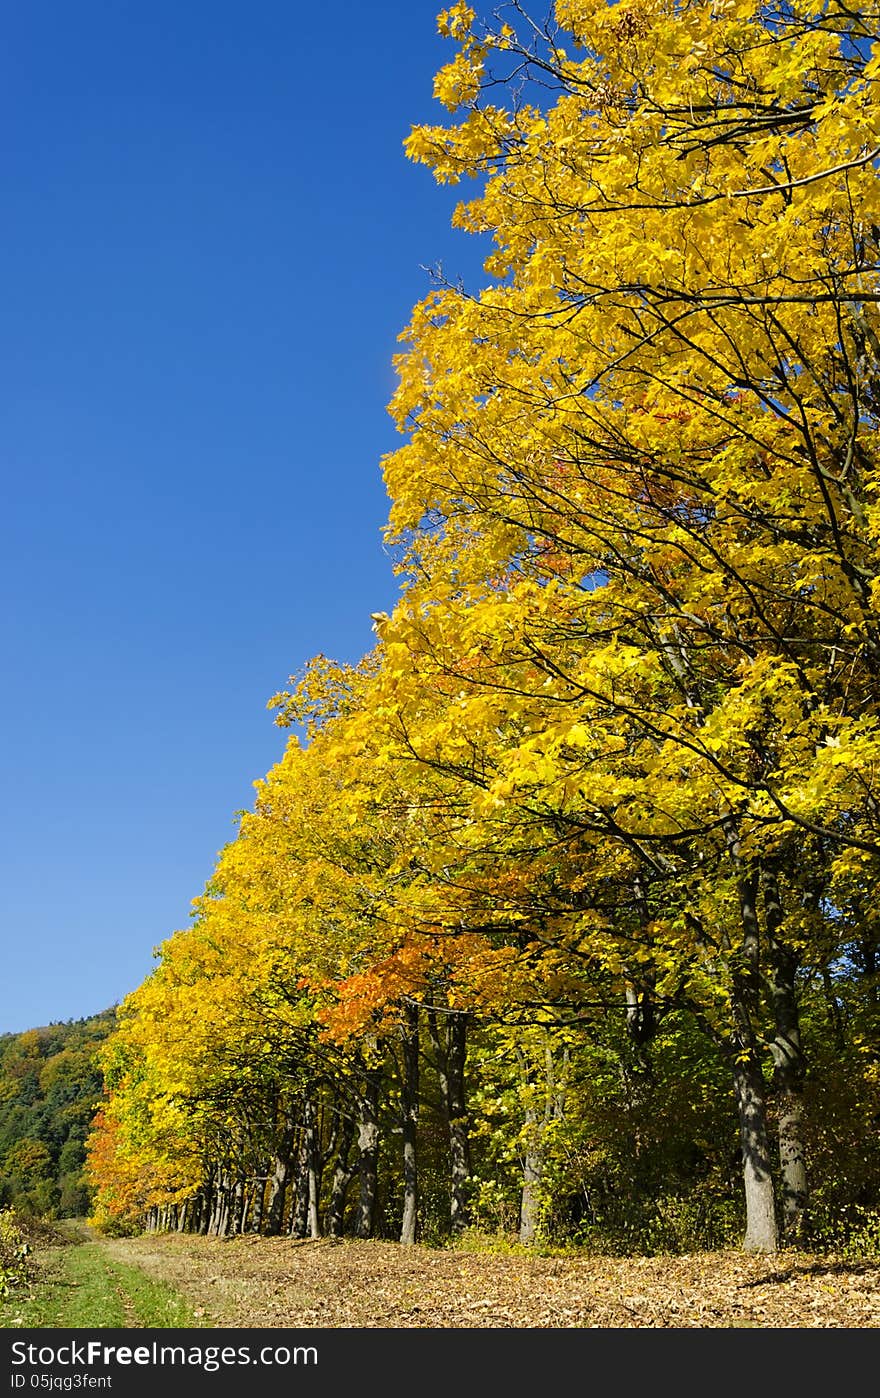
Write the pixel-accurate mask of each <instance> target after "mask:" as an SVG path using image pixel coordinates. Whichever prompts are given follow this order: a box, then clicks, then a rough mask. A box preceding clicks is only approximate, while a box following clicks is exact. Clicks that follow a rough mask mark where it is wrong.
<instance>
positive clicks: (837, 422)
mask: <svg viewBox="0 0 880 1398" xmlns="http://www.w3.org/2000/svg"><path fill="white" fill-rule="evenodd" d="M505 15H506V21H509V22H504V23H500V22H499V23H496V22H494V21H487V22H486V23H485V24H482V25H478V24H477V22H476V16H475V13H474V11H473V10H472V9H471V8H470V7H468V6H466V5H463V4H458V5H455V6H453V7H452V8H451V9H450V10H448V11H445V12H444V13H443V14H442V15H441V16H440V21H439V23H440V28H441V32H444V33H446V34H447V35H448V36H449V37H450V38H451V39H452V40H453V41H454V42H455V44H456V48H457V52H456V55H455V57H454V58H453V59H452V60H451V62H450V63H449V64H447V65H446V67H444V68H443V69H442V70H441V72H440V73H439V74H438V77H437V80H436V84H435V94H436V96H437V97H438V98H439V99H440V101H441V102H443V103H444V104H445V105H446V106H447V107H448V108H449V110H450V111H451V112H453V113H455V112H459V113H460V114H461V115H460V119H459V120H458V121H457V122H455V123H453V124H450V125H448V126H445V127H419V128H416V129H415V130H414V131H413V133H412V135H411V136H410V138H409V141H408V143H407V149H408V153H409V154H410V156H411V157H412V158H413V159H415V160H417V161H420V162H423V163H425V164H427V165H428V166H429V167H430V168H431V169H432V170H433V172H434V174H435V176H436V178H437V179H438V180H440V181H441V182H453V183H454V182H456V181H458V180H460V179H461V178H462V177H466V176H470V177H475V178H476V179H477V180H478V181H479V183H480V189H479V192H478V193H477V195H476V196H475V197H474V198H473V199H471V200H470V201H467V202H463V203H462V204H461V205H460V206H459V208H458V211H457V213H456V216H455V222H456V223H457V224H458V226H460V227H462V228H465V229H468V230H470V231H472V232H476V233H479V234H486V235H491V237H492V239H493V241H494V244H495V247H494V251H493V252H492V253H491V254H490V255H489V257H488V258H487V260H486V264H485V265H486V272H487V275H488V277H489V279H490V280H489V284H488V285H487V286H486V287H485V288H484V289H483V290H482V291H480V292H479V293H478V294H469V293H468V292H466V291H465V290H463V289H461V288H458V287H452V286H440V287H438V289H437V290H436V291H435V292H433V293H432V294H431V295H430V296H429V297H428V298H427V299H426V300H425V301H424V302H423V303H422V304H421V305H420V306H419V307H417V308H416V311H415V313H414V316H413V319H412V322H411V324H410V327H409V329H408V331H407V332H406V336H405V338H406V340H407V342H408V344H407V348H406V350H405V351H404V352H403V353H402V354H401V356H400V357H399V360H398V369H399V374H400V387H399V390H398V393H397V395H396V398H395V401H394V404H393V409H394V412H395V415H396V417H397V420H398V422H399V424H400V425H401V427H402V428H403V429H404V430H407V431H409V433H410V441H409V443H408V444H407V445H405V446H404V447H402V448H401V449H399V450H398V451H397V452H395V453H393V454H392V455H391V456H390V457H389V458H388V459H387V460H386V463H385V475H386V481H387V483H388V488H389V491H390V494H391V496H392V501H393V504H392V515H391V528H390V536H391V537H392V539H394V540H395V541H396V542H397V543H398V545H399V546H400V548H401V563H400V568H401V572H402V575H403V577H404V579H405V583H406V591H405V597H404V600H403V601H402V603H401V604H400V606H399V608H398V609H397V611H396V613H395V616H394V618H392V620H391V623H390V624H389V627H388V628H386V632H385V639H386V642H387V643H388V644H389V645H392V646H394V645H395V644H396V645H398V646H404V647H412V645H413V644H414V643H415V644H416V645H417V646H418V647H420V649H421V651H422V652H423V653H425V654H427V653H431V654H434V655H435V656H440V655H441V653H442V661H439V662H438V663H442V664H443V665H444V666H445V667H446V673H447V674H449V673H450V669H451V670H452V671H453V672H454V673H455V674H456V676H457V677H458V679H459V680H460V682H461V684H462V686H464V687H467V686H469V685H474V684H482V685H484V686H485V685H486V674H485V667H484V669H483V673H482V674H479V675H476V676H474V674H473V673H472V667H471V670H469V663H470V661H471V660H472V659H473V652H474V647H475V646H476V648H477V649H479V646H480V645H481V644H484V643H485V640H484V638H485V637H487V636H488V637H491V635H492V632H493V629H497V621H498V617H499V616H500V614H501V612H502V611H506V613H507V615H508V616H509V617H510V618H511V621H510V625H509V626H508V628H507V629H508V634H511V633H512V634H513V636H514V637H515V642H514V644H515V645H516V646H517V648H518V649H517V652H516V653H517V655H518V657H519V658H520V659H521V661H522V664H523V667H525V666H529V667H531V670H532V672H533V673H537V674H538V675H540V676H541V678H540V679H538V680H537V681H534V680H528V681H524V680H523V678H522V677H521V678H520V680H519V681H518V684H519V686H520V688H522V687H523V686H524V684H526V683H527V684H532V685H534V689H533V690H532V693H533V694H535V695H537V696H538V697H544V698H546V699H547V700H548V703H549V705H550V706H552V707H555V711H556V714H557V715H558V719H557V722H556V724H555V725H554V726H555V728H556V729H557V730H558V727H559V725H560V724H566V723H567V724H568V726H569V730H570V732H571V733H572V734H575V733H576V732H578V731H580V732H581V733H583V732H584V730H585V728H586V729H588V731H589V734H590V737H589V740H588V741H587V743H586V748H587V749H588V750H589V752H590V754H596V757H598V758H599V760H600V761H604V760H605V759H607V757H608V756H609V754H610V753H611V752H613V751H614V750H615V749H617V750H618V751H622V752H626V753H627V754H628V755H629V754H633V753H635V760H636V766H637V767H638V769H639V770H638V774H637V776H636V781H637V782H638V783H639V785H640V795H639V798H637V801H636V804H637V805H638V804H639V801H640V802H641V806H642V809H644V808H645V806H646V805H647V804H650V805H651V806H652V807H653V809H654V810H655V812H656V811H662V812H664V815H665V817H666V819H667V825H666V829H665V830H661V829H656V828H655V829H654V830H653V831H651V832H648V831H647V830H646V829H645V828H644V826H643V827H642V828H641V829H640V828H639V821H638V819H636V820H635V821H634V820H633V818H632V814H631V812H630V811H629V810H628V807H629V806H630V805H631V804H632V792H631V790H628V789H627V787H628V781H629V779H628V778H627V777H626V776H624V775H623V773H621V774H620V776H619V777H618V781H617V784H616V788H615V785H614V777H613V773H611V772H610V770H608V769H607V763H606V770H608V781H609V783H610V784H609V785H608V787H607V793H606V799H605V800H604V802H603V803H602V805H603V808H604V815H603V819H604V820H605V823H606V827H607V830H608V833H609V835H611V836H612V838H616V839H618V840H620V841H621V842H622V843H623V844H627V843H628V844H630V845H632V843H633V841H634V840H638V839H640V838H641V839H644V838H646V837H648V838H652V839H654V840H657V839H660V838H662V840H663V843H664V845H665V852H664V854H663V855H662V857H661V858H660V860H659V861H658V860H654V864H655V865H657V864H658V863H659V865H660V867H661V868H662V869H665V865H664V860H668V859H669V858H670V855H669V851H670V850H674V851H675V854H674V856H672V858H673V863H674V864H676V865H677V870H676V872H677V873H678V874H679V875H680V876H681V877H683V878H685V881H686V882H687V880H688V879H690V880H691V882H692V881H693V877H694V876H695V873H696V869H695V867H694V866H695V863H698V862H699V860H700V858H702V859H703V860H705V859H706V857H707V850H706V849H705V848H703V849H702V850H701V849H700V845H701V843H702V844H703V845H705V844H706V842H708V854H709V855H710V856H711V858H712V859H713V860H718V859H720V860H721V861H722V863H723V862H725V861H726V872H725V873H724V874H723V876H722V877H721V879H720V882H716V889H717V890H718V896H719V897H720V898H721V900H722V903H723V906H724V910H725V916H724V920H723V925H724V926H725V929H726V930H724V931H723V933H722V946H721V947H720V949H719V950H720V951H721V953H722V958H723V960H724V962H725V965H726V972H725V981H724V986H723V995H724V997H725V999H726V1002H727V1004H728V1051H729V1058H730V1065H731V1073H732V1077H733V1082H734V1089H735V1094H736V1099H737V1103H738V1110H739V1116H740V1124H741V1134H742V1148H743V1160H744V1171H745V1188H746V1202H747V1227H746V1236H745V1246H746V1247H747V1248H752V1249H757V1250H772V1249H773V1248H775V1246H776V1219H775V1203H774V1196H773V1188H772V1180H771V1173H772V1171H771V1160H770V1149H769V1137H768V1128H767V1116H766V1091H765V1084H764V1077H763V1072H762V1065H761V1054H762V1049H763V1043H764V1041H765V1040H767V1039H768V1038H769V1037H771V1036H772V1037H773V1042H774V1044H775V1060H776V1072H777V1079H778V1085H779V1088H780V1091H781V1092H782V1093H783V1094H785V1095H786V1096H787V1098H788V1102H789V1107H788V1109H787V1110H786V1113H785V1126H784V1131H783V1136H784V1141H783V1156H784V1161H783V1170H784V1174H785V1181H786V1183H785V1209H786V1221H787V1224H788V1226H789V1227H790V1228H791V1229H792V1230H796V1229H797V1227H798V1226H799V1220H800V1217H801V1215H802V1212H803V1207H804V1203H805V1199H804V1195H805V1180H804V1172H803V1168H802V1159H803V1151H802V1142H801V1140H800V1138H799V1125H798V1121H799V1109H798V1106H797V1099H798V1094H799V1088H800V1083H801V1081H802V1078H803V1064H802V1062H801V1059H800V1048H799V1034H798V1028H797V1005H796V973H797V967H798V965H799V963H800V961H801V960H802V958H803V956H804V955H805V954H806V956H807V958H808V959H809V960H811V961H812V962H813V964H816V965H819V964H821V963H822V960H823V957H825V958H826V959H827V956H828V948H827V946H826V947H824V948H822V947H820V946H818V945H817V944H816V942H815V941H812V942H809V943H805V942H804V941H803V937H802V934H803V931H804V918H803V916H802V910H803V907H804V905H805V902H809V899H810V898H813V899H814V901H815V890H816V886H817V885H818V886H820V890H821V891H820V893H819V903H818V906H819V907H820V908H822V909H824V910H825V911H826V913H827V912H828V910H829V909H830V908H831V907H832V906H833V899H834V889H835V887H836V886H837V885H838V884H839V882H840V880H841V879H849V878H851V877H852V876H853V873H854V871H858V872H857V873H856V874H855V877H856V879H857V881H861V886H862V887H863V888H864V889H865V892H867V887H868V886H869V885H870V882H871V881H872V880H873V878H874V876H875V868H876V859H877V853H878V831H877V817H876V809H877V808H876V795H875V791H874V786H873V778H872V775H871V774H872V772H873V771H874V770H875V768H876V759H877V752H878V749H877V716H876V702H875V698H874V696H875V693H876V686H875V683H874V674H875V669H876V663H877V655H878V635H877V614H876V589H877V581H876V579H877V570H876V504H875V500H874V496H873V493H872V477H873V467H874V447H873V441H874V434H875V430H876V413H877V384H876V374H875V366H874V352H875V346H876V345H877V332H876V302H877V297H878V290H877V279H876V266H877V247H878V243H877V234H876V228H875V224H876V223H877V222H878V219H877V209H876V205H877V200H878V184H877V178H876V160H877V155H878V146H877V135H876V113H877V96H876V94H877V84H876V71H877V60H876V59H875V58H874V57H873V56H872V51H871V49H870V38H871V36H870V33H869V31H868V29H867V26H866V23H865V21H864V20H863V19H862V18H861V17H860V16H859V15H858V14H854V13H852V12H850V11H848V10H846V9H845V8H842V7H839V6H837V5H836V4H835V3H828V4H824V5H820V6H814V5H810V6H806V5H804V6H798V5H794V6H792V7H789V8H788V9H787V10H786V11H785V12H784V14H782V13H780V12H778V11H777V10H775V9H773V8H772V7H767V6H763V5H761V4H758V3H754V0H744V2H743V3H730V4H723V3H717V2H716V3H698V4H695V5H688V6H682V5H679V4H676V3H666V2H665V0H664V2H663V3H653V4H652V3H648V4H632V5H625V4H622V3H621V4H617V5H611V6H608V5H606V4H604V3H601V4H600V3H597V2H594V0H566V3H559V4H558V5H557V6H556V14H555V22H554V24H552V25H547V26H546V27H545V26H542V25H541V24H539V23H537V22H535V21H533V20H532V19H530V17H529V16H528V15H526V14H525V13H524V12H523V11H522V10H521V8H520V7H519V6H518V5H512V6H509V7H505ZM504 99H507V100H506V102H505V104H504V105H502V102H503V101H504ZM450 614H454V615H455V617H456V623H455V624H456V625H457V626H458V627H459V630H460V631H461V632H462V633H463V634H464V635H465V636H466V640H467V641H468V642H470V646H469V648H468V647H467V645H466V647H465V648H463V649H462V651H461V652H460V654H459V657H458V659H457V660H456V661H453V662H450V660H449V651H450V646H449V645H446V644H445V643H446V641H447V640H448V638H449V634H450V631H451V626H452V623H451V620H450ZM488 686H489V688H491V686H492V679H491V677H490V678H489V681H488ZM404 687H405V684H404ZM541 722H542V724H543V725H545V726H543V727H539V730H538V733H537V735H532V736H527V737H525V738H524V740H523V742H522V743H521V744H520V745H519V746H520V748H523V747H524V748H526V750H527V751H528V753H529V759H530V760H531V758H532V755H533V754H534V752H535V749H536V748H537V749H540V748H541V747H542V745H543V746H546V744H545V743H544V740H543V739H542V734H546V732H547V729H546V718H545V719H543V720H542V721H541ZM615 729H616V730H617V731H614V730H615ZM553 741H554V742H555V743H556V747H557V751H559V749H560V744H559V742H558V738H556V737H554V740H553ZM579 741H580V740H579V739H578V738H573V739H572V741H570V742H568V744H567V746H568V749H569V750H571V749H572V748H574V749H576V748H577V747H578V742H579ZM552 745H553V744H552V743H551V746H552ZM512 750H514V749H513V748H512ZM590 760H591V762H594V761H595V758H594V757H593V756H591V758H590ZM517 764H518V766H517ZM522 765H523V764H522V760H521V758H520V757H519V756H517V757H516V758H515V760H514V761H512V762H510V763H509V764H508V772H507V773H506V774H505V775H504V776H503V778H502V779H501V783H499V784H498V785H497V786H496V792H497V793H498V794H499V795H501V796H502V799H504V798H503V785H502V783H505V782H506V783H512V784H513V787H514V788H515V787H516V784H517V781H518V780H519V778H518V776H517V771H518V770H521V768H522ZM533 765H534V763H533V762H532V766H533ZM621 778H622V779H621ZM557 779H558V778H557ZM676 784H677V786H678V788H679V792H678V794H676V790H675V788H676ZM682 793H684V795H682ZM661 823H662V821H661ZM809 837H811V838H812V839H813V840H815V842H816V843H815V846H814V856H815V863H814V865H813V867H812V868H811V869H810V871H809V875H808V878H807V882H808V883H809V884H810V887H809V888H808V887H807V886H806V884H805V881H804V875H803V871H802V870H800V869H798V868H796V867H795V866H794V864H793V863H792V862H791V856H792V851H793V850H795V849H797V848H799V846H800V843H801V842H802V841H803V840H804V839H806V838H809ZM786 859H787V860H788V863H787V864H786ZM780 864H782V865H784V866H785V867H786V873H787V880H786V881H785V883H786V893H787V895H788V902H787V904H786V902H785V901H783V899H782V897H781V891H782V887H783V884H782V883H781V882H780V879H779V867H780ZM716 901H717V900H716ZM680 919H683V920H684V924H685V926H686V928H687V929H689V930H688V935H692V936H693V937H694V938H696V940H697V941H698V942H701V941H702V942H704V943H705V941H706V936H705V934H706V928H707V925H708V924H707V922H706V921H705V920H703V919H700V918H699V917H698V918H696V925H694V924H693V923H689V922H688V920H687V909H686V908H683V909H682V912H681V914H680ZM831 919H832V920H833V915H831ZM829 930H830V928H829V917H828V916H826V917H825V918H824V927H823V935H824V937H825V940H826V942H827V941H828V939H829ZM767 1013H770V1014H771V1015H772V1020H773V1025H774V1027H773V1029H772V1031H770V1030H768V1029H767V1027H766V1026H765V1024H764V1022H763V1020H764V1016H765V1015H766V1014H767Z"/></svg>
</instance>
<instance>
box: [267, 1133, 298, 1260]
mask: <svg viewBox="0 0 880 1398" xmlns="http://www.w3.org/2000/svg"><path fill="white" fill-rule="evenodd" d="M293 1141H294V1126H293V1122H292V1121H291V1120H290V1119H289V1118H285V1121H284V1129H283V1131H282V1134H281V1140H280V1142H279V1144H278V1149H277V1151H276V1153H275V1160H274V1163H273V1166H272V1174H271V1176H270V1179H269V1206H268V1209H267V1210H266V1232H267V1234H268V1235H269V1237H270V1238H272V1237H275V1236H276V1235H277V1234H278V1233H280V1232H281V1228H282V1224H283V1222H284V1197H285V1195H286V1193H287V1185H288V1182H289V1180H290V1165H291V1155H292V1154H293Z"/></svg>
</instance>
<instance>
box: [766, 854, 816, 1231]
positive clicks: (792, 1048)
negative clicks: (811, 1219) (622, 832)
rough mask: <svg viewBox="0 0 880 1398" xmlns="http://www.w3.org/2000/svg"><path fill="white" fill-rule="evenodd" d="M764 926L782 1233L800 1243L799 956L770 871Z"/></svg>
mask: <svg viewBox="0 0 880 1398" xmlns="http://www.w3.org/2000/svg"><path fill="white" fill-rule="evenodd" d="M761 882H762V888H763V893H764V922H765V925H766V927H767V950H768V961H769V965H770V1002H771V1005H772V1007H773V1024H774V1037H773V1042H772V1043H771V1045H770V1049H771V1052H772V1054H773V1086H774V1092H775V1096H776V1101H777V1111H778V1118H779V1126H778V1131H779V1167H780V1172H781V1176H782V1233H783V1238H784V1239H785V1241H786V1242H798V1241H801V1240H802V1239H803V1237H804V1235H805V1232H806V1225H807V1166H806V1146H805V1143H804V1079H805V1076H806V1069H805V1064H804V1053H803V1047H802V1043H801V1030H800V1018H799V1013H798V1001H797V987H796V975H797V968H798V961H797V956H796V955H795V954H794V952H792V951H791V950H790V948H788V947H786V946H784V945H783V943H782V942H781V941H780V939H779V936H778V933H779V929H780V927H781V926H782V921H783V909H782V900H781V898H780V894H779V883H778V880H777V877H776V874H775V873H774V872H773V871H772V870H767V869H765V870H764V871H763V874H762V880H761Z"/></svg>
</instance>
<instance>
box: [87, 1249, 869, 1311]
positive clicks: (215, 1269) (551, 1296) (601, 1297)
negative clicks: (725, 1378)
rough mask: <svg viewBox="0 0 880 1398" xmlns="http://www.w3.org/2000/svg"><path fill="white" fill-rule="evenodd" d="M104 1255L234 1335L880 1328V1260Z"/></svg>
mask: <svg viewBox="0 0 880 1398" xmlns="http://www.w3.org/2000/svg"><path fill="white" fill-rule="evenodd" d="M103 1246H104V1247H105V1248H106V1249H107V1251H108V1253H109V1255H110V1257H111V1258H113V1259H115V1260H117V1261H118V1262H123V1263H127V1264H130V1265H133V1266H136V1267H139V1268H142V1269H143V1271H144V1272H146V1273H147V1274H148V1275H149V1276H150V1277H153V1278H155V1279H160V1280H162V1281H165V1282H168V1283H171V1284H172V1285H173V1286H174V1287H176V1288H177V1289H179V1291H180V1292H181V1293H183V1295H184V1296H186V1297H187V1298H188V1299H189V1302H190V1304H191V1305H192V1306H194V1307H195V1308H196V1314H197V1315H199V1316H202V1315H203V1316H204V1319H203V1320H202V1322H201V1323H202V1324H205V1323H207V1324H209V1325H213V1326H217V1327H222V1328H231V1327H250V1326H254V1327H259V1328H263V1327H269V1328H292V1329H299V1328H302V1327H321V1328H339V1327H369V1328H374V1327H375V1328H385V1329H394V1328H421V1329H425V1328H427V1329H450V1328H451V1329H463V1328H471V1327H476V1328H481V1329H487V1328H491V1329H498V1328H501V1329H510V1328H514V1329H526V1328H541V1329H548V1328H556V1329H566V1328H582V1327H591V1328H595V1327H599V1328H624V1327H625V1328H641V1327H653V1328H684V1327H699V1328H710V1327H711V1328H718V1327H759V1328H805V1327H808V1328H811V1329H813V1328H822V1329H829V1328H830V1329H841V1328H844V1329H855V1328H859V1329H862V1328H866V1327H869V1328H877V1327H880V1261H872V1262H845V1261H840V1260H834V1259H829V1258H827V1257H814V1256H809V1255H805V1254H803V1253H782V1254H779V1255H778V1256H776V1257H775V1258H757V1257H747V1256H745V1255H744V1254H741V1253H738V1252H724V1253H712V1254H699V1255H694V1256H688V1257H672V1258H669V1257H653V1258H584V1259H581V1258H577V1259H575V1258H568V1257H566V1258H547V1257H528V1256H526V1257H523V1256H520V1255H514V1254H489V1253H472V1252H464V1251H454V1250H445V1251H438V1250H434V1249H429V1248H422V1247H409V1248H404V1247H400V1246H398V1245H397V1244H395V1243H381V1242H354V1241H343V1242H331V1241H329V1240H322V1241H318V1242H297V1241H294V1240H292V1239H289V1238H256V1237H241V1238H230V1239H218V1238H201V1237H192V1236H187V1235H177V1234H171V1235H144V1236H142V1237H139V1238H126V1239H114V1240H104V1243H103Z"/></svg>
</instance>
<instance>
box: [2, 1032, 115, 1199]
mask: <svg viewBox="0 0 880 1398" xmlns="http://www.w3.org/2000/svg"><path fill="white" fill-rule="evenodd" d="M114 1022H115V1011H113V1010H106V1011H104V1013H102V1014H99V1015H93V1016H91V1017H90V1018H88V1019H79V1020H68V1021H67V1022H66V1023H63V1024H50V1025H48V1026H46V1027H44V1028H41V1029H29V1030H27V1031H26V1032H25V1033H23V1034H4V1035H3V1036H2V1037H0V1208H8V1207H10V1206H12V1207H14V1209H15V1210H16V1212H17V1213H21V1214H38V1215H49V1216H66V1215H78V1214H85V1213H87V1212H88V1208H89V1200H90V1195H89V1190H88V1186H87V1183H86V1181H85V1179H84V1177H83V1165H84V1162H85V1141H86V1136H87V1134H88V1131H89V1127H90V1124H91V1120H92V1117H93V1115H94V1113H95V1110H96V1107H97V1105H98V1103H99V1101H100V1098H101V1090H102V1079H101V1072H100V1069H99V1068H98V1066H97V1063H96V1051H97V1048H98V1046H99V1044H101V1043H102V1042H103V1040H104V1039H105V1038H106V1037H107V1035H108V1034H109V1033H110V1031H111V1030H112V1028H113V1026H114Z"/></svg>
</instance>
